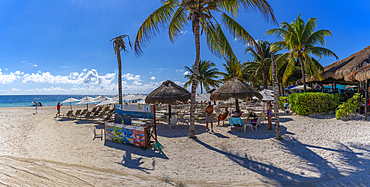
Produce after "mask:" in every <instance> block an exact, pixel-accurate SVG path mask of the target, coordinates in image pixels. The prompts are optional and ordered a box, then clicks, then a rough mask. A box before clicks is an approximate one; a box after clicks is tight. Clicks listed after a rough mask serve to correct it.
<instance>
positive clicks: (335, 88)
mask: <svg viewBox="0 0 370 187" xmlns="http://www.w3.org/2000/svg"><path fill="white" fill-rule="evenodd" d="M336 92H337V82H336V81H335V79H334V93H336Z"/></svg>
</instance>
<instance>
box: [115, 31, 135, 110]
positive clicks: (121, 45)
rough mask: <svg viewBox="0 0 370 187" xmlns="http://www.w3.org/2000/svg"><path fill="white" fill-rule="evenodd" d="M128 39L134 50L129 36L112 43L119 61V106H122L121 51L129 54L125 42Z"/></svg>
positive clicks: (116, 38) (121, 37) (116, 39)
mask: <svg viewBox="0 0 370 187" xmlns="http://www.w3.org/2000/svg"><path fill="white" fill-rule="evenodd" d="M125 37H127V39H128V44H129V45H130V47H131V49H132V45H131V42H130V37H129V36H128V35H125V34H124V35H121V36H117V37H115V38H113V39H111V40H110V41H113V48H114V53H115V54H116V55H117V61H118V96H119V104H122V72H121V71H122V63H121V51H122V50H123V51H124V52H125V53H126V52H128V51H127V50H126V43H125V42H124V41H123V39H124V38H125Z"/></svg>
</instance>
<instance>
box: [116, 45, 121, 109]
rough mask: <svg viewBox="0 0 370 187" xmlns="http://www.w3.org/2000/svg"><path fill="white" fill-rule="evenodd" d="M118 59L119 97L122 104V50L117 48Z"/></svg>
mask: <svg viewBox="0 0 370 187" xmlns="http://www.w3.org/2000/svg"><path fill="white" fill-rule="evenodd" d="M117 60H118V98H119V104H122V64H121V52H120V51H119V49H118V50H117Z"/></svg>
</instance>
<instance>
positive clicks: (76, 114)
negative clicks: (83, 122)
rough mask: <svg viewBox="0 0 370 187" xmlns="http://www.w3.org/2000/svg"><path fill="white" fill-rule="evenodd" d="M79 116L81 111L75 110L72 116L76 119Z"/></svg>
mask: <svg viewBox="0 0 370 187" xmlns="http://www.w3.org/2000/svg"><path fill="white" fill-rule="evenodd" d="M79 115H81V110H77V111H76V112H75V113H74V114H73V115H72V116H74V117H76V116H79Z"/></svg>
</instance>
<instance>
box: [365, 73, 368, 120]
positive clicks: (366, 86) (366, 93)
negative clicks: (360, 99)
mask: <svg viewBox="0 0 370 187" xmlns="http://www.w3.org/2000/svg"><path fill="white" fill-rule="evenodd" d="M368 89H369V88H368V85H367V79H366V81H365V90H364V91H365V111H364V112H365V120H367V102H368V101H367V99H368V98H367V97H368V96H367V95H368Z"/></svg>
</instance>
